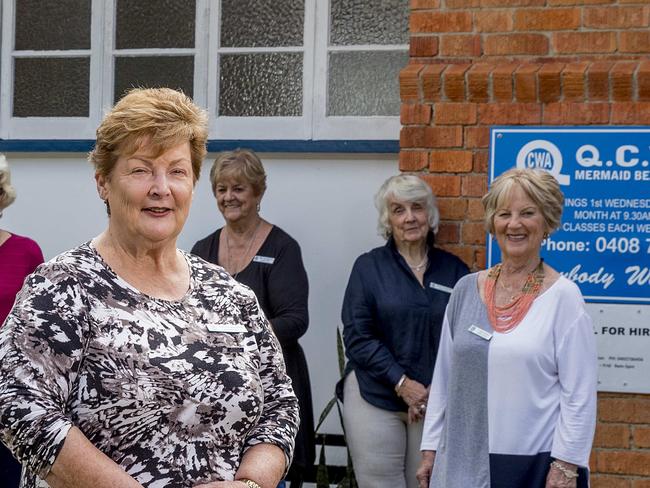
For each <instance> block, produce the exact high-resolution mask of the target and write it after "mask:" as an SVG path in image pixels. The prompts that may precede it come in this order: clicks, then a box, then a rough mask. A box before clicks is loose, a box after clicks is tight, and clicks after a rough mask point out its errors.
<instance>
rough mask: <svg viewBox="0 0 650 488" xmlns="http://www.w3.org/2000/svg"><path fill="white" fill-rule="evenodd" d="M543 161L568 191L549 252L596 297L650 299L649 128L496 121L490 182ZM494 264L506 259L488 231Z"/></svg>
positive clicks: (548, 255)
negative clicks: (522, 124)
mask: <svg viewBox="0 0 650 488" xmlns="http://www.w3.org/2000/svg"><path fill="white" fill-rule="evenodd" d="M514 166H516V167H518V168H540V169H543V170H546V171H548V172H549V173H551V174H552V175H553V176H555V178H556V179H557V180H558V182H559V183H560V185H561V187H562V191H563V192H564V196H565V202H564V212H563V215H562V224H561V227H560V229H559V230H558V231H556V232H555V233H553V234H552V235H551V236H550V237H549V238H547V239H546V240H545V241H544V242H543V243H542V257H543V258H544V259H545V260H546V261H547V262H548V263H549V264H550V265H551V266H553V267H554V268H555V269H557V270H558V271H560V272H561V273H562V274H564V275H565V276H566V277H567V278H569V279H571V280H573V281H574V282H576V284H577V285H578V286H579V287H580V289H581V291H582V294H583V295H584V297H585V299H586V300H587V301H590V302H610V303H650V127H593V126H592V127H527V128H523V127H494V128H493V129H492V130H491V134H490V182H492V180H494V178H495V177H497V176H498V175H499V174H501V173H503V172H505V171H506V170H508V169H510V168H512V167H514ZM487 252H488V265H489V266H492V265H493V264H494V263H497V262H499V261H500V259H501V256H500V252H499V248H498V246H497V245H496V242H495V241H494V240H493V239H492V238H491V237H489V238H488V250H487Z"/></svg>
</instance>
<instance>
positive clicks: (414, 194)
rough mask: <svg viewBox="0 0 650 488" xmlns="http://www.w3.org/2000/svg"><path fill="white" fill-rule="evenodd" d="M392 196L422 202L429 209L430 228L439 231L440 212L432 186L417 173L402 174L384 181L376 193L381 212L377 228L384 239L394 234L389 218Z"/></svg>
mask: <svg viewBox="0 0 650 488" xmlns="http://www.w3.org/2000/svg"><path fill="white" fill-rule="evenodd" d="M390 198H394V199H396V200H400V201H403V202H422V203H423V204H424V207H425V208H426V211H427V218H428V221H429V229H431V231H432V232H433V233H434V234H435V233H437V232H438V224H439V223H440V212H439V211H438V205H437V204H436V197H435V195H434V194H433V191H432V190H431V187H429V185H427V184H426V183H425V182H424V181H422V179H421V178H418V177H417V176H415V175H412V174H400V175H395V176H391V177H390V178H388V179H387V180H386V181H384V183H383V184H382V185H381V187H380V188H379V191H378V192H377V194H376V195H375V207H377V211H378V212H379V219H378V222H377V230H378V232H379V235H380V236H382V237H383V238H384V239H388V238H389V237H390V236H391V234H392V230H391V227H390V223H389V220H388V200H389V199H390Z"/></svg>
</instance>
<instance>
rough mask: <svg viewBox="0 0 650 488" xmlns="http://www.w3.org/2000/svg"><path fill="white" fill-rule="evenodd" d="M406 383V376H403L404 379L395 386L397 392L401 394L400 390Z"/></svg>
mask: <svg viewBox="0 0 650 488" xmlns="http://www.w3.org/2000/svg"><path fill="white" fill-rule="evenodd" d="M405 381H406V375H405V374H403V375H402V377H401V378H400V379H399V381H398V382H397V384H396V385H395V392H396V393H399V390H400V389H401V388H402V386H404V382H405Z"/></svg>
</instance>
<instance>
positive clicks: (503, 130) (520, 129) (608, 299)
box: [486, 126, 650, 304]
mask: <svg viewBox="0 0 650 488" xmlns="http://www.w3.org/2000/svg"><path fill="white" fill-rule="evenodd" d="M501 134H502V135H507V134H519V135H521V134H531V136H532V137H531V138H530V141H533V139H534V138H535V136H541V137H539V138H541V139H544V134H548V135H549V137H548V139H549V140H551V141H554V143H556V144H557V145H559V146H562V144H561V143H560V142H558V141H557V139H561V138H562V137H564V138H566V137H567V136H566V134H590V135H594V134H595V135H596V137H598V136H597V134H603V135H605V134H609V135H612V134H614V135H615V134H621V135H623V134H627V135H631V136H632V137H638V136H639V135H643V134H647V135H648V143H647V144H646V141H645V140H643V141H642V144H641V145H640V146H639V147H642V148H643V149H644V150H646V152H647V149H650V127H647V126H614V127H612V126H525V127H524V126H495V127H492V128H491V129H490V149H489V156H490V159H489V183H490V184H491V183H492V181H493V180H494V178H495V177H496V175H498V174H500V173H502V172H503V171H505V170H506V169H509V168H510V167H513V166H515V165H516V158H511V159H510V161H511V164H510V165H509V166H508V167H507V168H506V167H503V165H501V167H499V164H498V163H495V161H496V159H495V158H496V157H497V156H498V152H499V151H498V149H503V147H504V146H505V144H502V146H500V148H497V146H498V137H499V135H501ZM562 134H563V135H562ZM552 135H556V139H553V137H551V136H552ZM601 139H602V140H601ZM601 139H596V141H597V142H601V143H603V144H604V143H605V142H607V141H606V139H607V138H606V137H602V138H601ZM610 139H611V137H610ZM577 140H579V141H582V139H581V138H577ZM603 141H605V142H603ZM573 142H574V141H573V140H572V141H571V143H573ZM509 143H510V144H513V142H512V141H509ZM521 143H522V141H521V139H520V138H518V139H517V141H516V144H521ZM578 143H579V142H576V144H578ZM609 143H610V144H611V141H609ZM582 144H585V142H584V141H582ZM551 145H553V144H551ZM565 145H566V144H565ZM646 146H648V147H647V149H646ZM513 147H514V144H513ZM523 147H524V146H520V145H516V149H517V150H518V151H519V150H521V149H522V148H523ZM554 148H555V149H558V148H557V147H555V146H554ZM607 149H610V147H607ZM504 150H505V151H506V153H509V155H512V153H513V151H512V149H511V148H510V147H507V149H504ZM501 153H503V151H501ZM570 159H571V158H566V157H561V159H560V160H565V162H566V161H569V160H570ZM573 159H574V160H575V161H573V162H571V161H570V164H569V169H567V166H566V165H565V168H564V170H562V167H561V164H560V165H559V167H551V169H549V171H550V172H551V173H553V174H554V175H555V176H556V178H558V179H560V178H567V179H568V178H569V177H570V175H565V174H561V173H570V174H573V171H572V170H571V169H570V166H571V164H575V167H576V168H582V167H581V166H579V165H578V162H577V160H578V158H577V157H575V158H573ZM644 159H646V160H644V161H643V162H642V166H643V167H642V168H640V170H641V171H642V172H646V173H647V171H646V170H647V167H648V161H647V160H648V159H650V158H648V157H645V158H644ZM617 164H618V160H617ZM621 164H622V163H621ZM610 166H613V163H612V161H607V167H610ZM603 168H605V165H603ZM497 170H498V172H497ZM646 176H647V174H646ZM646 181H647V180H645V179H644V180H643V181H633V182H630V183H634V184H636V185H643V186H647V187H648V189H649V190H650V182H648V183H646ZM590 183H592V182H590ZM630 183H626V185H629V190H630V191H632V192H634V191H635V190H636V187H635V186H634V185H631V184H630ZM615 184H619V185H620V184H621V183H620V182H614V184H609V183H607V182H604V183H603V184H602V188H603V192H604V193H607V191H608V190H609V188H608V186H609V187H613V186H614V185H615ZM576 186H578V185H576ZM582 188H584V185H583V187H582ZM637 193H639V198H642V199H645V198H650V191H647V193H646V189H645V188H643V187H641V188H640V191H637ZM633 194H634V193H633ZM646 194H647V195H648V196H647V197H646ZM565 208H566V207H565ZM644 210H647V211H650V209H644ZM566 213H568V212H566ZM563 220H564V219H563ZM642 225H645V224H642ZM639 232H643V234H639V235H642V236H645V235H647V234H646V233H645V230H643V231H639ZM554 235H555V234H554ZM645 240H647V239H645ZM645 240H643V239H642V240H641V243H642V244H643V246H644V247H643V248H642V252H641V259H642V261H641V262H642V264H643V265H645V266H647V267H648V269H650V254H648V259H647V260H645V261H643V257H644V256H643V255H644V254H645V251H644V249H645V246H646V245H647V244H646V242H644V241H645ZM602 242H604V241H602ZM486 243H487V249H486V257H487V263H488V266H492V264H493V263H494V262H496V260H497V259H498V258H497V256H498V255H499V250H498V248H497V247H496V242H494V240H493V239H492V236H491V235H489V234H488V236H487V239H486ZM600 252H602V251H600ZM548 253H549V254H551V255H552V256H553V258H554V259H557V260H558V262H559V261H562V256H560V253H552V252H550V251H549V252H548ZM582 256H589V258H590V259H597V258H598V257H599V256H600V255H599V254H596V252H595V251H594V250H593V249H588V252H586V253H583V254H582ZM592 256H593V257H592ZM600 259H601V260H602V258H600ZM646 261H647V264H646ZM572 264H573V262H572V263H571V264H570V265H569V267H570V266H571V265H572ZM560 267H561V266H560ZM565 274H566V273H565ZM576 284H578V286H581V284H580V283H576ZM590 286H591V285H585V286H584V288H587V289H588V290H583V294H584V298H585V300H586V301H589V302H596V303H627V304H633V303H645V304H648V303H650V283H648V284H646V285H645V286H643V285H640V288H638V290H639V291H641V293H640V294H641V296H636V295H639V293H634V292H635V291H637V287H636V286H635V285H623V284H618V285H617V286H618V292H617V293H616V295H625V293H624V291H623V293H621V287H628V288H630V291H631V293H630V296H611V295H607V294H606V290H602V292H601V293H594V292H593V291H594V290H593V288H595V287H594V286H591V290H589V287H590ZM581 288H583V286H581ZM603 288H606V287H603ZM632 288H634V290H632ZM646 290H648V294H647V296H645V295H646V293H645V291H646ZM585 291H589V292H588V293H585Z"/></svg>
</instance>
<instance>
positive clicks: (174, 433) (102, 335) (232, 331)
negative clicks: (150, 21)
mask: <svg viewBox="0 0 650 488" xmlns="http://www.w3.org/2000/svg"><path fill="white" fill-rule="evenodd" d="M206 138H207V121H206V116H205V114H204V113H203V112H202V111H201V110H200V109H199V108H198V107H197V106H196V105H195V104H194V103H193V102H192V101H191V100H190V99H189V98H188V97H186V96H185V95H183V94H181V93H178V92H176V91H174V90H170V89H136V90H133V91H131V92H130V93H129V94H128V95H127V96H126V97H124V98H123V99H122V100H121V101H120V102H119V103H118V104H117V105H116V106H115V107H114V108H113V110H112V111H111V112H110V113H109V114H108V115H107V116H106V117H105V118H104V120H103V122H102V124H101V125H100V127H99V129H98V130H97V143H96V146H95V149H94V150H93V151H92V152H91V153H90V156H89V159H90V161H91V162H92V163H93V164H94V166H95V180H96V183H97V190H98V193H99V196H100V197H101V198H102V200H103V201H104V202H105V204H106V209H107V212H108V216H109V217H108V227H107V229H106V230H105V231H104V232H103V233H102V234H100V235H99V236H98V237H96V238H94V239H92V240H91V241H89V242H87V243H85V244H82V245H81V246H79V247H77V248H75V249H72V250H70V251H67V252H65V253H63V254H61V255H59V256H58V257H56V258H54V259H53V260H51V261H50V262H48V263H46V264H45V265H42V266H40V267H39V268H38V269H37V270H36V272H35V273H34V274H32V275H31V276H30V277H29V278H28V279H27V281H26V284H25V286H24V287H23V289H22V290H21V292H20V293H19V295H18V297H17V299H16V304H15V306H14V308H13V310H12V311H11V313H10V315H9V317H8V319H7V323H6V326H5V327H4V328H3V330H2V332H1V333H0V435H1V439H2V441H3V442H4V443H5V444H6V445H7V446H8V447H9V448H10V449H11V450H12V451H13V453H14V455H15V456H16V457H17V458H18V459H19V460H20V461H21V463H22V464H23V466H24V468H25V469H24V470H23V480H22V484H21V486H22V487H23V488H36V487H39V488H41V487H52V488H59V487H62V488H73V487H74V488H76V487H79V488H81V487H83V488H87V487H91V486H92V487H93V488H103V487H120V488H131V487H146V488H163V487H164V488H174V487H201V488H246V487H253V488H255V487H264V488H266V487H272V486H275V485H277V483H278V481H279V480H280V479H281V478H282V476H283V475H284V474H285V470H286V468H287V467H288V466H289V464H290V460H291V456H292V452H293V443H294V438H295V435H296V431H297V428H298V407H297V401H296V398H295V395H294V393H293V391H292V389H291V385H290V381H289V380H288V377H287V376H286V373H285V369H284V363H283V360H282V355H281V352H280V348H279V345H278V342H277V339H276V338H275V336H274V334H273V333H272V332H271V329H270V326H269V324H268V321H267V320H266V319H265V316H264V313H263V312H262V311H261V310H260V307H259V305H258V303H257V300H256V298H255V295H254V294H253V293H252V292H251V291H250V289H248V288H246V287H245V286H243V285H240V284H239V283H238V282H237V281H235V280H234V279H232V278H231V277H230V275H228V274H227V273H226V272H225V271H224V270H223V269H222V268H220V267H218V266H215V265H212V264H209V263H207V262H205V261H203V260H202V259H200V258H197V257H195V256H192V255H190V254H188V253H185V252H183V251H180V250H179V249H177V248H176V238H177V236H178V234H179V233H180V231H181V229H182V228H183V224H184V223H185V220H186V218H187V215H188V212H189V208H190V203H191V200H192V193H193V190H194V185H195V183H196V181H197V179H198V177H199V171H200V167H201V163H202V160H203V157H204V156H205V152H206V149H205V142H206Z"/></svg>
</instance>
